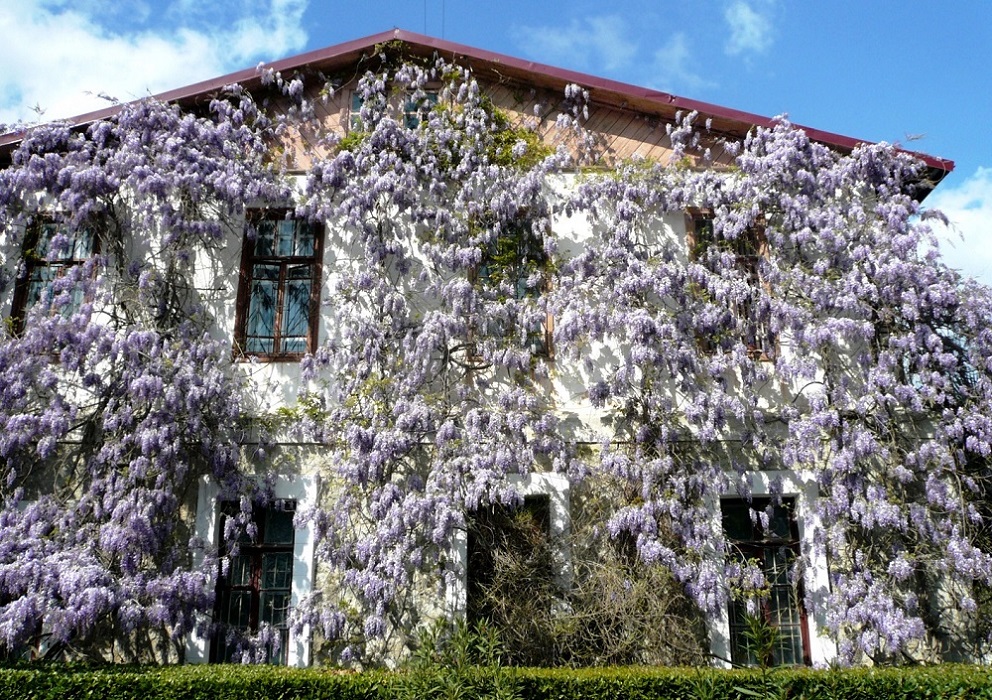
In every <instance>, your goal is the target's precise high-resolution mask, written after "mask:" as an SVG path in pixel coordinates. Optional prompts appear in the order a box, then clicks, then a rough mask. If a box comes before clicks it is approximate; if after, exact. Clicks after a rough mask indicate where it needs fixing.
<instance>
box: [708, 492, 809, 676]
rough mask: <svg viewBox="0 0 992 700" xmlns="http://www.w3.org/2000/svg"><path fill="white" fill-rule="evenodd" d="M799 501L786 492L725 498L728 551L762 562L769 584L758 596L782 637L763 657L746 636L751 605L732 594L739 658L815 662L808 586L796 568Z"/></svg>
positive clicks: (733, 649)
mask: <svg viewBox="0 0 992 700" xmlns="http://www.w3.org/2000/svg"><path fill="white" fill-rule="evenodd" d="M795 505H796V504H795V499H792V498H784V499H782V501H781V503H779V504H774V503H773V502H772V501H771V500H770V499H767V498H755V499H754V501H753V502H752V503H748V502H747V501H744V500H742V499H724V500H723V501H722V503H721V513H722V519H723V531H724V534H725V536H726V538H727V542H728V546H729V552H728V554H727V556H728V557H730V558H731V559H732V560H737V561H739V562H740V563H742V564H747V565H751V566H757V567H759V568H760V569H761V571H762V572H763V574H764V577H765V588H764V590H763V591H762V592H761V593H762V595H761V598H760V600H759V601H758V615H759V616H760V617H761V618H763V620H764V622H765V623H767V624H769V625H771V626H772V627H773V628H774V629H775V630H776V637H777V639H776V643H775V645H774V650H773V651H772V658H770V659H757V658H756V657H755V655H754V650H753V649H752V648H751V645H750V644H749V643H748V638H747V636H746V632H747V630H748V621H747V608H746V605H745V603H744V601H741V600H738V599H736V598H735V597H731V602H730V610H729V618H730V619H729V621H730V653H731V660H732V661H733V663H734V664H740V665H755V664H757V663H759V662H761V663H767V664H775V665H798V664H809V663H810V656H811V654H810V643H809V631H808V625H807V620H806V612H805V608H804V606H803V595H802V592H803V586H802V580H801V578H800V577H798V572H797V571H795V568H796V565H797V562H798V560H799V554H800V547H799V529H798V526H797V523H796V517H795ZM762 511H764V512H766V513H768V522H767V526H766V527H762V525H761V519H760V518H758V517H757V514H758V513H761V512H762ZM794 579H795V582H793V580H794Z"/></svg>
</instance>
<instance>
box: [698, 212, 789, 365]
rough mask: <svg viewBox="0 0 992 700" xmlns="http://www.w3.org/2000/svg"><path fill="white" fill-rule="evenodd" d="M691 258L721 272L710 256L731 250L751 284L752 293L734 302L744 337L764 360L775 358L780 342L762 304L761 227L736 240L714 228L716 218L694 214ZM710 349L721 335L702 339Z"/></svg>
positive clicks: (717, 344) (763, 253)
mask: <svg viewBox="0 0 992 700" xmlns="http://www.w3.org/2000/svg"><path fill="white" fill-rule="evenodd" d="M688 243H689V257H690V259H692V260H698V261H700V262H702V263H703V264H705V265H707V266H708V267H710V270H711V271H713V272H718V269H717V268H716V263H715V261H713V260H710V259H709V258H708V255H709V253H710V251H712V250H714V248H715V249H716V250H719V251H721V252H728V253H730V254H731V255H732V256H733V257H734V260H735V265H736V268H737V271H738V272H739V273H740V274H741V276H742V277H743V278H744V279H745V280H746V281H747V282H748V283H749V287H750V292H749V294H748V296H747V297H746V298H744V299H740V300H738V301H737V302H735V304H734V305H733V308H732V309H731V312H732V313H733V316H734V319H735V320H736V321H737V322H738V324H739V326H738V327H739V329H740V340H741V341H742V342H743V343H744V345H745V346H746V347H747V349H748V352H749V353H750V354H751V355H752V356H753V357H755V358H757V359H761V360H773V359H774V358H775V356H776V354H777V349H778V342H777V339H776V337H775V333H774V332H773V331H772V330H771V326H770V324H769V318H768V317H769V312H768V309H765V308H762V307H761V305H760V304H759V296H760V294H759V290H760V288H761V284H762V282H761V277H760V275H759V273H758V270H759V265H760V262H761V259H762V258H763V257H765V256H766V255H767V249H768V246H767V241H766V240H765V236H764V233H763V232H762V231H761V230H760V229H758V228H752V229H749V230H748V231H747V232H746V233H745V234H744V235H742V236H740V237H739V238H736V239H732V240H731V239H723V238H721V239H718V238H717V237H716V236H715V234H714V230H713V217H712V216H710V215H708V214H693V215H692V216H691V217H690V226H689V236H688ZM700 343H701V345H702V346H703V349H704V350H705V351H706V352H713V351H715V350H717V349H718V348H719V347H720V345H721V343H720V339H719V338H713V337H706V338H700Z"/></svg>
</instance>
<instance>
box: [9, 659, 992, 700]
mask: <svg viewBox="0 0 992 700" xmlns="http://www.w3.org/2000/svg"><path fill="white" fill-rule="evenodd" d="M496 672H497V673H499V674H501V675H502V676H503V679H502V680H503V681H504V682H503V683H498V684H496V685H498V686H500V688H499V690H498V692H497V693H494V692H491V690H490V688H492V686H491V685H490V683H491V681H492V675H491V674H492V673H493V671H492V670H491V669H489V670H482V669H480V670H479V671H478V673H477V672H475V671H468V670H466V671H465V672H464V675H463V678H464V679H465V681H466V682H464V683H454V684H453V683H451V682H450V681H451V674H450V672H447V673H445V672H442V673H441V674H440V675H439V677H441V676H444V679H445V681H446V682H443V683H442V682H439V683H436V684H433V685H432V684H431V683H430V682H424V681H425V677H424V675H421V676H419V678H418V681H417V682H413V681H412V679H413V675H411V674H405V673H347V672H339V671H333V670H321V669H308V670H294V669H286V668H276V667H271V666H174V667H126V666H125V667H121V666H108V667H101V668H93V667H77V666H60V665H50V666H36V667H35V666H24V667H19V668H7V669H0V698H4V700H8V699H9V700H19V699H21V698H25V699H30V700H76V699H80V700H82V699H86V700H104V699H106V700H125V699H127V700H130V699H132V698H139V699H141V700H249V699H250V700H256V699H257V700H263V699H264V700H290V699H293V698H307V699H313V700H394V699H396V698H401V699H405V698H409V697H411V696H412V695H416V696H417V697H425V698H426V697H436V698H448V697H450V698H462V699H463V700H471V698H477V697H480V698H481V697H492V696H493V695H497V694H498V695H500V696H503V697H505V693H506V691H507V688H512V690H513V692H512V695H513V696H515V697H517V698H521V699H523V700H621V699H622V700H717V699H720V700H722V699H723V698H729V699H730V700H757V699H760V698H769V699H771V698H797V699H798V698H808V699H809V700H817V699H821V698H822V699H823V700H833V699H837V700H890V699H891V700H904V699H907V698H908V699H910V700H912V699H916V698H918V699H921V700H922V699H924V698H926V699H927V700H936V699H937V698H948V699H950V698H955V699H961V700H964V699H966V698H982V699H986V700H992V673H990V671H989V669H987V668H984V667H978V666H956V665H946V666H933V667H927V668H905V669H853V670H845V671H839V670H831V671H809V670H780V671H773V672H770V673H761V672H759V671H718V670H710V669H706V670H699V669H643V668H608V669H579V670H568V669H500V670H498V671H496ZM427 676H428V679H429V677H430V673H428V674H427ZM473 677H474V678H473ZM429 688H434V691H433V692H431V693H429V694H427V695H424V694H423V693H424V692H425V689H429Z"/></svg>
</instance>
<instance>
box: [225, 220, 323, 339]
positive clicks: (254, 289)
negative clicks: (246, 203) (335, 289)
mask: <svg viewBox="0 0 992 700" xmlns="http://www.w3.org/2000/svg"><path fill="white" fill-rule="evenodd" d="M256 218H258V217H256ZM252 233H254V236H252V235H251V234H252ZM321 233H322V229H321V227H320V226H318V225H315V224H313V223H310V222H307V221H302V220H299V219H293V218H286V214H285V212H266V213H264V214H262V215H261V218H258V220H256V221H253V222H249V229H248V231H247V232H246V235H245V243H244V245H245V255H244V263H243V268H242V274H241V285H242V291H241V292H240V293H239V296H238V299H239V302H238V319H239V320H238V331H237V335H238V343H239V347H240V349H241V352H243V353H244V354H247V355H255V356H258V357H262V358H279V357H287V358H295V357H299V356H301V355H303V354H305V353H306V352H309V351H311V350H312V349H313V347H314V344H315V342H316V337H315V336H316V324H315V323H314V321H315V319H316V307H317V299H316V290H317V289H318V288H319V278H320V250H321Z"/></svg>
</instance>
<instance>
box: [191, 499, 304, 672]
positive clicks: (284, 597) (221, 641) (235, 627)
mask: <svg viewBox="0 0 992 700" xmlns="http://www.w3.org/2000/svg"><path fill="white" fill-rule="evenodd" d="M236 507H237V506H236V504H233V503H225V504H224V506H223V510H224V516H223V517H222V519H221V527H222V528H223V526H224V520H223V518H224V517H229V516H230V515H232V514H233V513H234V512H235V510H234V509H235V508H236ZM295 512H296V501H295V500H293V499H278V500H276V501H275V502H274V503H273V504H272V505H271V506H269V507H268V508H258V509H256V511H255V512H254V513H253V515H252V519H253V521H254V523H255V526H256V527H257V528H258V535H257V537H256V539H255V540H254V541H253V540H251V539H249V538H248V536H247V535H244V536H242V539H241V540H240V541H239V543H238V544H239V549H238V553H237V554H234V555H232V556H230V561H229V566H228V570H227V575H226V576H223V575H222V576H221V578H220V579H219V581H218V582H217V609H216V618H215V619H216V621H217V622H218V623H220V626H219V630H218V633H217V636H216V638H215V639H214V644H213V647H212V649H211V659H210V660H211V661H212V662H214V663H225V662H229V661H238V660H239V659H238V651H239V649H238V641H239V640H238V635H237V634H236V632H238V631H242V632H255V631H257V630H258V629H259V625H262V624H267V625H270V626H272V627H274V628H275V629H276V630H278V635H279V636H278V639H279V643H278V645H273V646H272V647H271V648H269V649H268V650H267V652H268V661H269V663H274V664H285V663H286V662H287V653H288V649H289V625H288V622H289V611H290V601H291V599H292V585H293V550H294V536H295V531H294V529H293V516H294V514H295Z"/></svg>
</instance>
